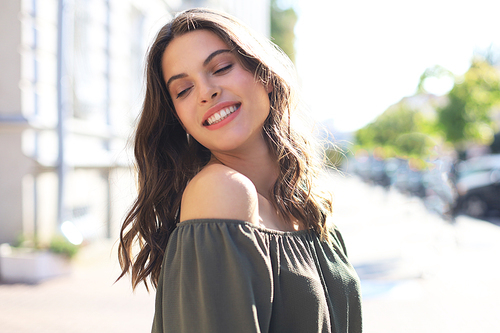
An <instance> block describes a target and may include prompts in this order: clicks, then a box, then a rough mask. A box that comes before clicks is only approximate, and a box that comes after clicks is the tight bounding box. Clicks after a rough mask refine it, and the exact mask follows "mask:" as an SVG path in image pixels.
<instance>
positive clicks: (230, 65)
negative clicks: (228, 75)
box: [214, 64, 233, 75]
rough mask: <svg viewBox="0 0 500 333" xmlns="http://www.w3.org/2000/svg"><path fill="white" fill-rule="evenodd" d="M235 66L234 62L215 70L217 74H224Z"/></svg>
mask: <svg viewBox="0 0 500 333" xmlns="http://www.w3.org/2000/svg"><path fill="white" fill-rule="evenodd" d="M232 67H233V64H229V65H227V66H224V67H222V68H221V69H218V70H216V71H215V72H214V74H215V75H217V74H223V73H225V72H228V71H229V70H230V69H231V68H232Z"/></svg>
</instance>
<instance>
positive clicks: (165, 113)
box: [119, 9, 361, 333]
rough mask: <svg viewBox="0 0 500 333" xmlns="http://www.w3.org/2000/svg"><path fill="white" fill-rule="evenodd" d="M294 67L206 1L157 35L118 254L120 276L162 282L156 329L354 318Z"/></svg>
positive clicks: (354, 287)
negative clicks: (303, 128)
mask: <svg viewBox="0 0 500 333" xmlns="http://www.w3.org/2000/svg"><path fill="white" fill-rule="evenodd" d="M290 73H293V69H292V66H291V65H290V61H289V59H288V58H287V57H286V56H284V55H283V53H282V52H280V51H279V50H278V49H277V48H276V47H275V46H274V45H273V44H272V43H270V42H269V41H267V40H266V39H261V38H258V37H256V36H255V35H254V34H253V33H252V32H250V31H249V30H248V29H247V28H246V27H245V26H243V25H242V24H241V23H239V22H238V21H237V20H236V19H234V18H232V17H230V16H228V15H226V14H223V13H220V12H216V11H212V10H208V9H192V10H187V11H185V12H182V13H180V14H179V15H177V16H176V17H175V18H174V19H173V20H172V21H171V22H169V23H168V24H167V25H165V26H164V27H163V28H162V29H161V30H160V32H159V33H158V35H157V37H156V40H155V41H154V43H153V44H152V46H151V48H150V50H149V56H148V62H147V89H146V96H145V101H144V105H143V110H142V114H141V117H140V120H139V123H138V125H137V130H136V134H135V157H136V160H137V169H138V178H139V179H138V183H139V193H138V197H137V200H136V202H135V204H134V206H133V207H132V209H131V210H130V212H129V214H128V216H127V218H126V219H125V222H124V224H123V227H122V231H121V238H120V248H119V258H120V263H121V266H122V270H123V272H122V275H121V276H120V277H122V276H123V275H125V274H126V273H127V272H129V271H131V275H132V285H133V287H135V286H137V284H139V283H140V282H144V283H145V284H146V287H147V286H148V284H147V280H150V282H151V283H152V285H153V286H154V287H156V289H157V291H156V293H157V294H156V310H155V317H154V322H153V329H152V331H153V332H176V333H179V332H180V333H183V332H193V333H194V332H196V333H199V332H218V333H224V332H243V333H244V332H288V333H290V332H292V333H293V332H297V333H299V332H300V333H308V332H361V305H360V294H359V281H358V278H357V276H356V273H355V272H354V269H353V267H352V266H351V265H350V264H349V262H348V260H347V255H346V250H345V246H344V243H343V241H342V238H341V235H340V233H339V232H338V230H337V229H336V228H335V227H333V226H330V225H328V224H327V216H328V215H329V213H330V212H331V205H332V204H331V198H330V197H328V196H327V195H324V194H322V193H321V192H320V191H319V190H318V187H317V185H316V181H317V179H316V176H317V172H318V170H319V166H320V165H319V164H317V163H316V162H315V161H316V156H315V155H313V154H312V152H313V151H312V150H311V145H310V143H311V138H310V135H309V136H306V135H301V134H300V133H299V132H298V131H297V130H296V128H295V126H294V124H293V122H292V119H293V114H294V112H295V111H296V108H297V105H298V103H297V100H296V98H297V97H296V94H295V90H294V88H295V87H294V83H293V75H291V74H290ZM136 242H138V243H139V245H140V246H139V252H138V254H137V256H135V255H134V254H133V253H132V251H133V248H134V244H135V243H136Z"/></svg>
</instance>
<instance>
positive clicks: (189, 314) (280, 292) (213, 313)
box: [152, 219, 362, 333]
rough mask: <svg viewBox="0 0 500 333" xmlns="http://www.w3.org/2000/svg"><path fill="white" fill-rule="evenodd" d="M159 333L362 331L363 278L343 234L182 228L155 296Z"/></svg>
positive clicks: (231, 225)
mask: <svg viewBox="0 0 500 333" xmlns="http://www.w3.org/2000/svg"><path fill="white" fill-rule="evenodd" d="M156 293H157V294H156V304H155V316H154V320H153V328H152V332H153V333H159V332H162V333H203V332H207V333H208V332H210V333H212V332H213V333H250V332H251V333H256V332H269V333H278V332H283V333H285V332H286V333H316V332H329V333H333V332H336V333H346V332H349V333H358V332H361V326H362V324H361V299H360V284H359V279H358V277H357V275H356V273H355V271H354V269H353V267H352V266H351V264H350V263H349V261H348V259H347V253H346V249H345V245H344V242H343V240H342V236H341V235H340V232H339V231H338V230H337V229H336V228H332V229H331V232H330V237H329V240H322V239H320V237H319V236H318V235H317V234H316V233H315V232H314V231H312V230H303V231H292V232H285V231H274V230H270V229H264V228H260V227H258V226H255V225H253V224H250V223H248V222H244V221H238V220H225V219H199V220H190V221H185V222H183V223H181V224H179V225H178V227H177V228H176V229H175V230H174V232H173V233H172V235H171V236H170V239H169V241H168V245H167V248H166V250H165V256H164V259H163V264H162V269H161V273H160V278H159V282H158V288H157V291H156Z"/></svg>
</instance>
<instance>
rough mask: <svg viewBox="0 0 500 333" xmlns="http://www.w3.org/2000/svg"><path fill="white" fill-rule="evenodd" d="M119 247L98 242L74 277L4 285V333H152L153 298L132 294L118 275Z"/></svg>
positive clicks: (0, 299)
mask: <svg viewBox="0 0 500 333" xmlns="http://www.w3.org/2000/svg"><path fill="white" fill-rule="evenodd" d="M119 272H120V270H119V266H118V263H117V260H116V246H113V244H112V243H111V242H100V243H98V244H93V245H92V246H89V247H87V248H84V249H83V250H82V251H81V253H80V254H79V255H78V257H77V259H76V260H75V262H74V263H73V272H72V273H71V275H69V276H64V277H60V278H56V279H52V280H49V281H46V282H43V283H41V284H38V285H21V284H19V285H1V284H0V332H2V333H59V332H61V333H62V332H65V333H71V332H72V333H83V332H93V333H100V332H103V333H104V332H105V333H115V332H116V333H127V332H130V333H132V332H134V333H138V332H149V331H150V330H151V323H152V320H153V312H154V293H153V294H151V295H149V294H148V293H147V292H146V290H145V288H144V287H142V286H141V287H139V288H138V290H136V291H135V294H133V293H132V288H131V287H130V283H129V281H128V279H123V280H120V281H119V282H117V283H116V284H114V281H115V280H116V278H117V277H118V275H119Z"/></svg>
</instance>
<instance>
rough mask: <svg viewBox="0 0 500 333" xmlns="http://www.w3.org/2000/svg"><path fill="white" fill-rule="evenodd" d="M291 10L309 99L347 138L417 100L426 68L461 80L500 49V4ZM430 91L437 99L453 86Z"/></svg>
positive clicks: (318, 1) (489, 0)
mask: <svg viewBox="0 0 500 333" xmlns="http://www.w3.org/2000/svg"><path fill="white" fill-rule="evenodd" d="M290 1H291V2H290ZM283 2H287V1H286V0H283ZM288 2H290V3H292V4H293V5H294V8H295V9H296V11H297V13H298V14H299V20H298V22H297V24H296V27H295V34H296V42H295V48H296V65H297V71H298V74H299V77H300V79H301V84H302V93H303V98H304V100H305V102H306V104H307V105H308V107H309V109H310V110H311V112H312V113H313V116H314V118H316V120H318V121H324V120H327V119H331V122H333V125H334V127H335V128H336V130H338V131H340V132H350V131H355V130H357V129H359V128H361V127H363V126H365V125H366V124H368V123H369V122H371V121H373V120H375V118H376V117H377V116H378V115H380V114H381V113H382V112H384V111H385V110H386V109H387V108H388V107H389V106H390V105H392V104H394V103H397V102H398V101H400V100H401V99H402V98H403V97H405V96H411V95H413V94H414V93H415V91H416V88H417V85H418V83H419V79H420V75H421V74H422V73H423V72H424V71H425V69H426V68H429V67H432V66H435V65H440V66H442V67H444V68H446V69H448V70H450V71H451V72H452V73H454V74H455V75H462V74H464V73H465V72H466V71H467V69H468V68H469V66H470V60H471V59H472V56H473V54H474V51H475V50H480V49H486V48H488V47H490V45H493V47H494V48H500V23H499V22H500V0H468V1H462V0H453V1H450V0H419V1H401V0H399V1H395V0H377V1H373V0H358V1H345V0H343V1H338V0H288ZM426 83H427V85H426V86H425V88H426V89H427V90H428V91H429V92H432V93H435V94H438V95H441V94H445V93H446V92H447V91H448V90H449V89H451V87H452V85H453V84H452V81H451V80H449V79H448V80H446V79H443V80H441V81H438V80H434V81H432V80H429V81H428V82H426Z"/></svg>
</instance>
